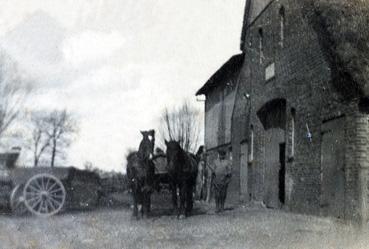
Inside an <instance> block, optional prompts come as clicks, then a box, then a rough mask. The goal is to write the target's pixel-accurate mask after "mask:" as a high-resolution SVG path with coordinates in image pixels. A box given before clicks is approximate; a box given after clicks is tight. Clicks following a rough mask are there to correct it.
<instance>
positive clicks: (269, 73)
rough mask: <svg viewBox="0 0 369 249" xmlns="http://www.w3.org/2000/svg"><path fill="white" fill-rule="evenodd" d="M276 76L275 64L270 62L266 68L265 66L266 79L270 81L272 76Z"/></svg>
mask: <svg viewBox="0 0 369 249" xmlns="http://www.w3.org/2000/svg"><path fill="white" fill-rule="evenodd" d="M274 76H275V64H274V62H273V63H270V64H269V65H268V66H267V67H266V68H265V80H266V81H268V80H270V79H272V78H274Z"/></svg>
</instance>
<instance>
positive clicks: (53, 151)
mask: <svg viewBox="0 0 369 249" xmlns="http://www.w3.org/2000/svg"><path fill="white" fill-rule="evenodd" d="M30 121H31V125H32V128H31V129H32V135H31V146H30V147H31V149H32V153H33V163H34V166H37V165H38V164H39V162H40V159H41V157H42V156H47V155H48V156H49V157H50V165H51V167H54V166H55V160H56V158H57V157H58V158H63V157H64V156H65V149H66V148H68V147H69V146H70V144H71V142H72V140H73V137H74V135H75V134H76V133H77V132H78V127H77V121H76V119H75V118H74V117H73V115H72V114H71V113H69V112H68V111H66V110H65V109H64V110H61V111H59V110H54V111H50V112H33V113H32V114H31V118H30Z"/></svg>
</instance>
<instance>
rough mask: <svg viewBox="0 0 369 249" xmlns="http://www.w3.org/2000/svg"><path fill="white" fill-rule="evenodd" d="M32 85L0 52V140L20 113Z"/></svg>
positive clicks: (14, 64)
mask: <svg viewBox="0 0 369 249" xmlns="http://www.w3.org/2000/svg"><path fill="white" fill-rule="evenodd" d="M31 90H32V84H31V82H30V81H29V80H27V79H25V77H24V75H23V74H22V73H21V71H20V70H19V68H18V66H17V64H16V63H15V62H14V61H12V60H11V59H10V57H9V56H8V55H7V54H5V53H4V52H3V51H0V138H1V137H2V136H3V135H4V132H5V131H6V130H7V129H8V128H9V127H10V126H11V125H12V124H13V122H14V120H15V119H16V118H17V116H18V115H19V113H20V110H21V108H22V106H23V104H24V102H25V100H26V97H27V96H28V95H29V93H30V92H31Z"/></svg>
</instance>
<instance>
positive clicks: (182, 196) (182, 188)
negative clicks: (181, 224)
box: [178, 183, 187, 219]
mask: <svg viewBox="0 0 369 249" xmlns="http://www.w3.org/2000/svg"><path fill="white" fill-rule="evenodd" d="M179 186H180V192H179V202H180V205H179V216H178V218H179V219H183V218H185V217H186V216H185V201H186V190H187V188H186V183H182V184H180V185H179Z"/></svg>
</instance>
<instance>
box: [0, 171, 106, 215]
mask: <svg viewBox="0 0 369 249" xmlns="http://www.w3.org/2000/svg"><path fill="white" fill-rule="evenodd" d="M0 182H1V183H2V186H3V188H4V186H6V185H8V186H10V188H11V191H10V193H8V199H9V203H8V204H9V206H10V209H11V211H12V213H13V214H16V215H23V214H26V213H31V214H34V215H37V216H40V217H49V216H51V215H54V214H57V213H58V212H60V211H63V210H70V209H86V208H93V207H96V206H97V204H98V200H99V191H100V178H99V176H98V175H97V174H96V173H94V172H88V171H83V170H79V169H76V168H74V167H54V168H50V167H37V168H14V169H11V170H8V173H7V174H5V175H4V174H3V175H2V177H1V179H0ZM3 192H4V191H3ZM6 194H7V193H5V195H6ZM3 195H4V193H3Z"/></svg>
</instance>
